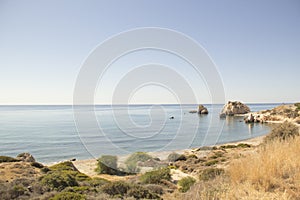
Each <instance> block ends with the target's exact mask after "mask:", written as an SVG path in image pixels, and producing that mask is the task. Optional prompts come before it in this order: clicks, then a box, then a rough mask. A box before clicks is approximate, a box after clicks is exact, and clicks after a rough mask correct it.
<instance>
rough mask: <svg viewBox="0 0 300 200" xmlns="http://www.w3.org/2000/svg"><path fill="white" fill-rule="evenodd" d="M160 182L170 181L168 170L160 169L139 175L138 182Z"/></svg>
mask: <svg viewBox="0 0 300 200" xmlns="http://www.w3.org/2000/svg"><path fill="white" fill-rule="evenodd" d="M162 180H167V181H170V180H171V174H170V169H169V168H161V169H158V170H154V171H151V172H146V173H145V174H143V175H141V177H140V181H141V182H142V183H146V184H159V183H161V181H162Z"/></svg>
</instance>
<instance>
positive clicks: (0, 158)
mask: <svg viewBox="0 0 300 200" xmlns="http://www.w3.org/2000/svg"><path fill="white" fill-rule="evenodd" d="M19 161H20V160H18V159H15V158H12V157H9V156H0V163H3V162H19Z"/></svg>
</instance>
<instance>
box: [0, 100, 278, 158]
mask: <svg viewBox="0 0 300 200" xmlns="http://www.w3.org/2000/svg"><path fill="white" fill-rule="evenodd" d="M277 105H278V104H249V105H248V106H249V107H250V108H251V110H252V111H258V110H264V109H270V108H273V107H275V106H277ZM206 106H207V107H208V109H209V112H210V114H209V115H205V116H199V115H197V114H191V113H189V111H190V110H195V109H196V108H197V105H163V106H150V105H131V106H124V105H123V106H122V105H119V106H115V107H114V108H113V109H112V107H111V106H102V105H99V106H95V107H94V114H95V116H96V118H97V120H98V124H99V126H98V127H94V126H91V127H89V126H88V124H85V123H86V122H84V120H83V122H81V121H77V123H80V124H79V126H80V128H78V126H76V123H75V121H74V113H73V108H72V106H0V155H8V156H16V155H17V154H19V153H22V152H30V153H31V154H33V156H34V157H35V158H36V159H37V160H38V161H39V162H43V163H51V162H56V161H60V160H66V159H70V158H77V159H89V158H93V157H99V156H100V155H103V154H115V155H119V154H129V153H131V152H136V151H169V150H177V149H186V148H190V147H199V146H204V145H213V144H215V143H226V142H231V141H237V140H244V139H248V138H253V137H256V136H261V135H265V134H267V133H268V132H269V131H270V126H268V125H266V124H251V125H250V124H245V123H244V122H243V118H242V117H227V118H226V119H220V118H219V117H218V113H219V112H220V111H221V109H222V107H223V105H206ZM81 109H82V110H81V111H82V113H89V111H88V108H85V107H82V108H81ZM85 109H86V110H85ZM82 116H84V115H82ZM172 117H173V118H172ZM170 118H172V119H170ZM128 119H129V121H128ZM82 124H84V125H86V128H85V129H84V125H82ZM77 125H78V124H77Z"/></svg>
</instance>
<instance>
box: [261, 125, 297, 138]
mask: <svg viewBox="0 0 300 200" xmlns="http://www.w3.org/2000/svg"><path fill="white" fill-rule="evenodd" d="M297 135H299V128H298V127H297V126H296V125H294V124H292V123H290V122H287V121H285V122H283V123H282V124H280V125H278V126H276V127H274V128H273V129H272V131H271V133H270V134H269V135H267V136H266V137H265V139H264V141H265V142H269V141H273V140H276V139H278V140H286V139H288V138H293V137H295V136H297Z"/></svg>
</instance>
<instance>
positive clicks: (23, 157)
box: [17, 153, 35, 162]
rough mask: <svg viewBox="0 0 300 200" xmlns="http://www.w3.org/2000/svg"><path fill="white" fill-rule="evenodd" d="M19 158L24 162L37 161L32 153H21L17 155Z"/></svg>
mask: <svg viewBox="0 0 300 200" xmlns="http://www.w3.org/2000/svg"><path fill="white" fill-rule="evenodd" d="M17 159H18V160H21V161H23V162H35V159H34V157H33V156H32V155H31V154H30V153H21V154H19V155H18V156H17Z"/></svg>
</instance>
